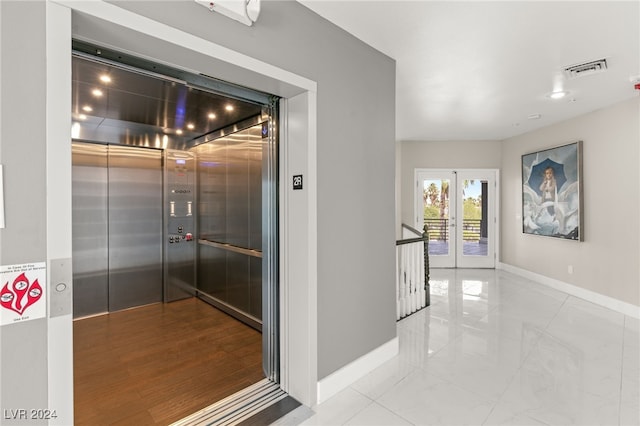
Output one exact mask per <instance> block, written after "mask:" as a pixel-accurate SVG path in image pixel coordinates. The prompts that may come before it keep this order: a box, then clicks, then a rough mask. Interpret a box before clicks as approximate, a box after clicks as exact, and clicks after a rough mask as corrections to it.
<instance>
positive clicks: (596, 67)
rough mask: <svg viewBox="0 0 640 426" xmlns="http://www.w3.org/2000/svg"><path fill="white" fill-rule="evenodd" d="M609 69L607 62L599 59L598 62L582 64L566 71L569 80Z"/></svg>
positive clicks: (572, 66)
mask: <svg viewBox="0 0 640 426" xmlns="http://www.w3.org/2000/svg"><path fill="white" fill-rule="evenodd" d="M606 69H607V60H606V59H598V60H597V61H590V62H585V63H582V64H577V65H571V66H570V67H567V68H565V69H564V72H565V74H566V75H567V77H568V78H576V77H582V76H584V75H591V74H595V73H599V72H602V71H605V70H606Z"/></svg>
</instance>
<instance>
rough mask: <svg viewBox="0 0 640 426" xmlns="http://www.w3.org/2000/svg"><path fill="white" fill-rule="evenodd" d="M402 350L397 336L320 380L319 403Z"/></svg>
mask: <svg viewBox="0 0 640 426" xmlns="http://www.w3.org/2000/svg"><path fill="white" fill-rule="evenodd" d="M399 351H400V346H399V341H398V338H397V337H394V338H393V339H392V340H389V341H388V342H387V343H385V344H383V345H381V346H378V347H377V348H376V349H374V350H372V351H371V352H369V353H367V354H365V355H363V356H361V357H360V358H358V359H356V360H355V361H353V362H351V363H349V364H347V365H345V366H344V367H342V368H340V369H339V370H337V371H335V372H333V373H331V374H329V375H328V376H327V377H325V378H324V379H322V380H320V381H318V404H320V403H322V402H324V401H326V400H327V399H329V398H331V397H332V396H333V395H335V394H337V393H338V392H340V391H341V390H343V389H345V388H346V387H347V386H349V385H350V384H352V383H353V382H355V381H356V380H358V379H360V378H362V377H364V376H365V375H366V374H368V373H370V372H371V371H373V370H374V369H376V368H377V367H379V366H380V365H382V364H384V363H385V362H387V361H389V360H390V359H391V358H393V357H394V356H396V355H398V352H399Z"/></svg>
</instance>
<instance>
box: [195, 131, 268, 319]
mask: <svg viewBox="0 0 640 426" xmlns="http://www.w3.org/2000/svg"><path fill="white" fill-rule="evenodd" d="M261 130H262V126H261V125H258V126H254V127H251V128H248V129H246V130H243V131H240V132H237V133H234V134H231V135H229V136H226V137H223V138H219V139H216V140H214V141H211V142H208V143H206V144H203V145H199V146H198V147H196V148H195V151H196V157H197V159H198V184H199V190H198V195H199V197H198V200H199V201H198V216H197V217H198V230H199V238H200V239H199V246H198V249H199V250H198V262H197V263H198V273H197V277H198V278H197V288H198V291H199V293H201V294H203V295H204V296H205V297H204V298H205V300H208V301H209V302H211V303H213V304H214V305H215V306H217V307H219V308H220V309H223V310H225V311H226V312H228V313H230V314H231V315H234V316H236V317H237V318H238V319H240V320H242V321H245V322H246V323H247V324H249V325H251V326H253V327H255V328H258V329H259V328H260V327H261V318H262V171H263V158H264V156H263V149H264V147H265V146H266V143H265V142H264V140H263V139H262V133H261Z"/></svg>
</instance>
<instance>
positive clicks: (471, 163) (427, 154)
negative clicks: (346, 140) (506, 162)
mask: <svg viewBox="0 0 640 426" xmlns="http://www.w3.org/2000/svg"><path fill="white" fill-rule="evenodd" d="M400 145H401V146H400V156H401V161H400V164H401V165H400V173H396V176H399V179H400V181H401V184H400V186H401V191H402V193H401V194H402V195H401V196H400V197H398V198H399V200H398V201H399V202H400V203H401V205H402V208H401V210H402V214H401V216H400V219H401V221H400V222H397V223H396V229H397V230H399V229H400V225H401V223H406V224H407V225H412V224H413V222H414V220H413V215H414V211H413V208H414V204H413V203H414V194H415V189H414V188H415V181H414V170H415V169H428V168H432V169H499V168H500V165H501V162H502V161H501V160H502V151H501V150H502V143H501V142H500V141H424V142H423V141H403V142H401V143H400ZM396 232H398V231H396Z"/></svg>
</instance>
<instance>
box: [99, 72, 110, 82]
mask: <svg viewBox="0 0 640 426" xmlns="http://www.w3.org/2000/svg"><path fill="white" fill-rule="evenodd" d="M100 81H101V82H103V83H111V77H109V76H108V75H107V74H102V75H101V76H100Z"/></svg>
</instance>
